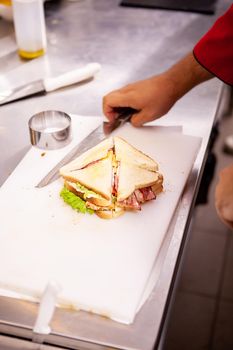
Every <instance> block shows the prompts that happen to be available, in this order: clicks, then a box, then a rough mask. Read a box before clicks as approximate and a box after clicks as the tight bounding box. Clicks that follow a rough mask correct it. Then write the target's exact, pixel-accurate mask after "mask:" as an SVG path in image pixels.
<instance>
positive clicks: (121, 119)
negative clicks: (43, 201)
mask: <svg viewBox="0 0 233 350" xmlns="http://www.w3.org/2000/svg"><path fill="white" fill-rule="evenodd" d="M116 111H117V113H119V114H118V117H117V119H115V120H114V121H113V122H103V123H102V124H101V125H100V126H98V127H97V128H96V129H95V130H93V131H92V132H91V133H90V134H89V135H87V136H86V137H85V138H84V139H83V140H82V141H81V142H80V143H78V144H77V145H76V146H75V147H74V148H73V149H72V150H71V151H70V152H69V153H68V154H67V155H66V156H65V157H64V158H63V159H62V160H61V161H60V162H58V163H57V165H55V167H54V168H53V169H52V170H50V171H49V173H48V174H47V175H46V176H45V177H44V178H43V179H42V180H41V181H40V182H39V183H38V184H37V185H36V187H37V188H41V187H44V186H47V185H49V184H50V183H52V182H53V181H55V180H57V179H58V178H59V169H60V168H61V167H62V166H64V165H65V164H67V163H69V162H70V161H71V160H73V159H74V158H76V157H78V156H79V155H80V154H82V153H83V152H85V151H87V150H88V149H90V148H91V147H94V146H96V145H97V144H98V143H99V142H101V141H103V140H104V139H105V138H106V137H107V136H108V135H110V134H111V132H112V131H113V130H115V129H116V128H118V127H119V126H122V125H123V124H125V123H126V122H127V121H130V118H131V116H132V115H133V114H134V113H136V112H138V111H137V110H135V109H133V108H129V107H125V108H117V109H116Z"/></svg>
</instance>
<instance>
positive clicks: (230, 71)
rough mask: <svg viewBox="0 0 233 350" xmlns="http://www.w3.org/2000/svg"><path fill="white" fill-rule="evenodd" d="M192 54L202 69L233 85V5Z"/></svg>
mask: <svg viewBox="0 0 233 350" xmlns="http://www.w3.org/2000/svg"><path fill="white" fill-rule="evenodd" d="M193 53H194V56H195V58H196V60H197V61H198V62H199V63H200V64H201V65H202V66H203V67H204V68H206V69H207V70H208V71H209V72H211V73H212V74H214V75H215V76H217V77H218V78H219V79H221V80H223V81H224V82H225V83H227V84H230V85H233V5H232V6H231V7H230V8H229V9H228V11H227V12H226V13H225V14H224V15H223V16H222V17H220V18H219V19H218V20H217V21H216V22H215V23H214V25H213V27H212V28H211V29H210V30H209V31H208V32H207V33H206V34H205V35H204V36H203V37H202V38H201V40H200V41H199V42H198V43H197V44H196V46H195V47H194V50H193Z"/></svg>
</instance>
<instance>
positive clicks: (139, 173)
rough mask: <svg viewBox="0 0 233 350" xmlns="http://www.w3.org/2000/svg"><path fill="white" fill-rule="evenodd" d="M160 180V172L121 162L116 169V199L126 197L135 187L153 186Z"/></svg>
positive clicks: (119, 199)
mask: <svg viewBox="0 0 233 350" xmlns="http://www.w3.org/2000/svg"><path fill="white" fill-rule="evenodd" d="M160 180H161V177H160V173H158V172H156V171H150V170H148V169H144V168H140V167H138V165H135V164H130V163H125V162H121V163H120V166H119V170H118V188H117V201H118V202H120V201H123V200H125V199H126V198H128V197H129V196H130V195H131V194H132V193H133V192H134V191H135V190H136V189H139V188H144V187H148V186H155V185H157V182H158V181H160Z"/></svg>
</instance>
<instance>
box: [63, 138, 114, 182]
mask: <svg viewBox="0 0 233 350" xmlns="http://www.w3.org/2000/svg"><path fill="white" fill-rule="evenodd" d="M113 146H114V145H113V138H112V137H109V138H107V139H105V140H104V141H102V142H100V143H99V144H98V145H96V146H95V147H92V148H91V149H89V150H88V151H86V152H84V153H83V154H81V155H80V156H79V157H77V158H75V159H74V160H73V161H72V162H70V163H68V164H66V165H65V166H63V167H62V168H61V169H60V175H61V176H64V175H65V174H66V173H67V172H69V171H73V170H79V169H82V168H84V167H85V166H87V165H88V164H90V163H92V162H96V161H98V160H100V159H103V158H106V157H107V156H108V152H109V150H110V149H112V148H113ZM65 176H66V175H65Z"/></svg>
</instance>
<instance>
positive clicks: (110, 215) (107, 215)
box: [95, 209, 125, 219]
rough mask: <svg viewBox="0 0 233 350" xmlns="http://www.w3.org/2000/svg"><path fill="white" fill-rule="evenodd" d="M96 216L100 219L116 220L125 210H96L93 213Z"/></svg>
mask: <svg viewBox="0 0 233 350" xmlns="http://www.w3.org/2000/svg"><path fill="white" fill-rule="evenodd" d="M95 213H96V215H98V216H99V217H100V218H101V219H114V218H118V216H121V215H123V214H124V213H125V210H123V209H122V210H117V211H115V210H97V211H95Z"/></svg>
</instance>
